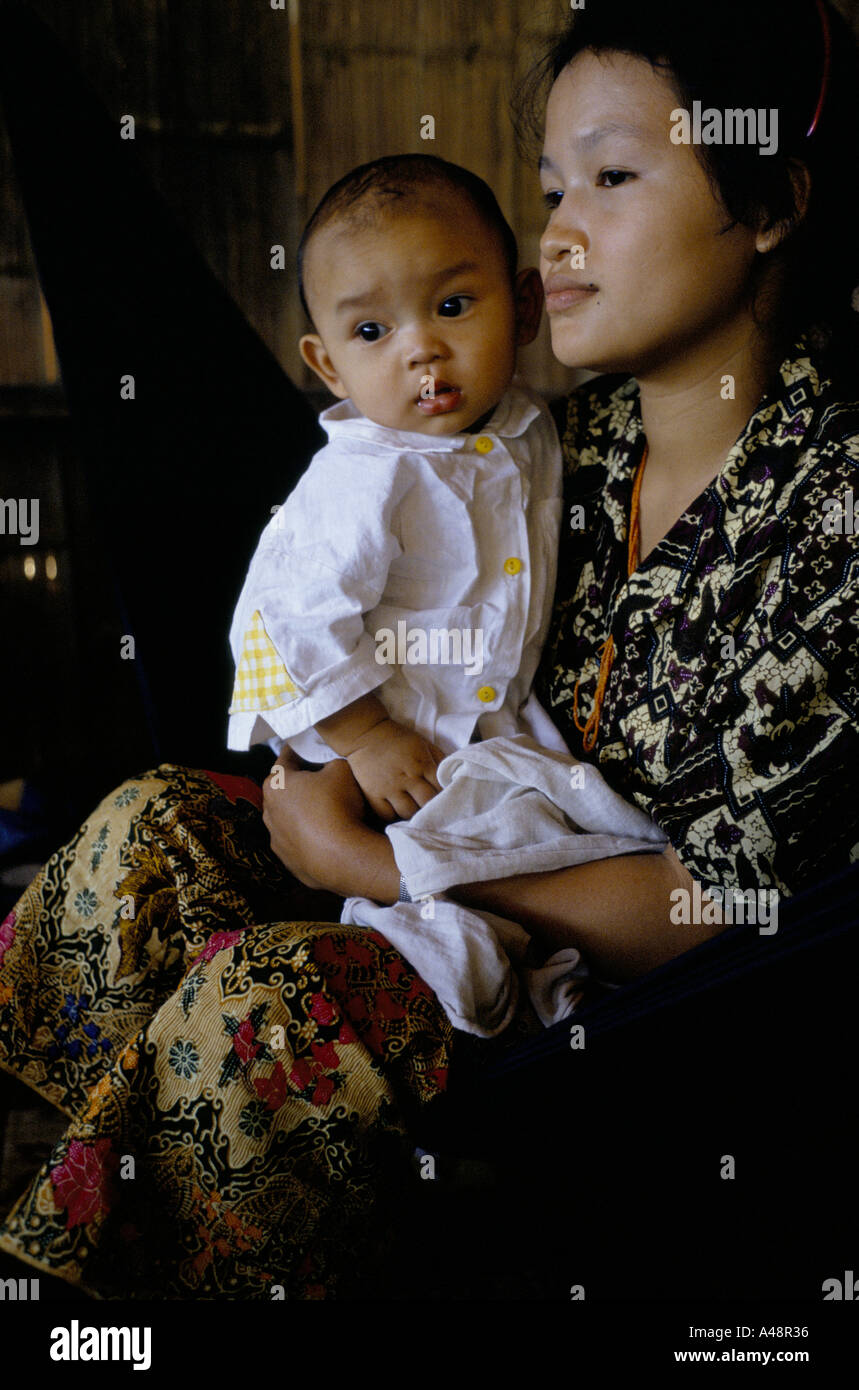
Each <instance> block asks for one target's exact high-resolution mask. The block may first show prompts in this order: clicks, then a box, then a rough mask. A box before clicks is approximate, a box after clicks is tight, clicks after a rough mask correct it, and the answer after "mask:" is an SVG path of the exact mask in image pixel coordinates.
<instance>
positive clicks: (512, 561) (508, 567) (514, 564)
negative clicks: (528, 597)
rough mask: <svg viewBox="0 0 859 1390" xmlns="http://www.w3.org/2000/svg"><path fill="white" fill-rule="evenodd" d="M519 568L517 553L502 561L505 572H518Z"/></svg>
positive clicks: (520, 563)
mask: <svg viewBox="0 0 859 1390" xmlns="http://www.w3.org/2000/svg"><path fill="white" fill-rule="evenodd" d="M521 568H522V561H521V560H520V559H519V556H518V555H511V556H510V558H509V559H508V560H505V561H504V569H505V571H506V573H507V574H518V573H519V571H520V570H521Z"/></svg>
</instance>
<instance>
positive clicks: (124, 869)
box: [0, 765, 454, 1299]
mask: <svg viewBox="0 0 859 1390" xmlns="http://www.w3.org/2000/svg"><path fill="white" fill-rule="evenodd" d="M260 804H261V797H260V792H259V789H258V788H257V787H256V786H255V785H254V784H253V783H252V782H248V781H245V780H244V779H240V778H234V777H226V776H221V775H218V774H212V773H205V772H196V771H189V770H187V769H184V768H180V767H175V766H170V765H165V766H162V767H159V768H157V769H156V770H155V771H153V772H148V773H146V774H144V775H143V776H141V777H136V778H134V779H133V780H131V781H129V782H127V783H125V784H124V785H123V786H122V787H120V788H118V789H117V790H115V791H114V792H112V793H111V794H110V795H109V796H108V797H107V798H106V799H105V800H104V801H103V802H102V803H101V805H100V806H99V807H98V809H97V810H96V811H95V813H94V814H93V815H92V816H91V817H90V818H89V819H88V821H87V822H86V823H85V824H84V826H83V827H82V828H81V829H80V830H79V831H78V833H77V834H76V835H75V837H74V838H73V839H72V840H71V841H70V842H69V843H68V844H67V845H65V846H64V847H63V848H62V849H60V850H58V851H57V853H56V854H55V855H54V856H53V857H52V859H51V860H50V861H49V862H48V863H47V864H46V865H45V867H44V868H43V869H42V871H41V872H40V873H39V875H38V877H37V878H36V879H35V880H34V881H33V882H32V883H31V884H30V886H29V887H28V889H27V890H26V892H25V893H24V895H23V897H22V898H21V899H20V901H19V902H18V904H17V906H16V907H15V908H14V910H13V911H12V912H11V913H10V914H9V916H8V917H7V918H6V920H5V922H3V924H2V926H0V1065H2V1066H3V1067H4V1068H5V1069H6V1070H7V1071H8V1072H10V1073H11V1074H12V1075H13V1076H15V1077H18V1078H19V1079H20V1080H22V1081H24V1082H25V1083H26V1084H27V1085H28V1086H31V1087H33V1089H34V1090H36V1091H38V1092H39V1094H40V1095H42V1096H43V1097H45V1098H47V1100H49V1101H50V1102H51V1104H53V1105H55V1106H57V1107H58V1108H59V1109H60V1110H61V1111H63V1112H65V1114H66V1115H67V1116H68V1119H69V1124H68V1127H67V1129H66V1130H65V1132H64V1133H63V1135H62V1138H61V1139H60V1140H59V1142H58V1143H57V1144H56V1146H55V1147H54V1150H53V1152H52V1153H51V1155H50V1157H49V1159H48V1161H47V1162H46V1163H45V1164H44V1166H43V1167H42V1168H41V1170H40V1171H39V1173H38V1174H37V1176H36V1177H35V1179H34V1180H33V1182H32V1183H31V1185H30V1187H29V1188H28V1190H27V1191H26V1192H25V1193H24V1194H23V1196H22V1197H21V1198H20V1200H19V1201H18V1202H17V1204H16V1205H15V1206H14V1208H13V1209H12V1211H11V1213H10V1214H9V1215H8V1216H7V1217H6V1220H5V1221H4V1222H3V1223H2V1225H0V1248H2V1249H3V1250H4V1251H6V1252H8V1253H9V1254H11V1255H13V1256H15V1257H16V1258H18V1259H20V1260H22V1261H24V1262H26V1263H27V1264H29V1265H32V1266H35V1267H36V1268H37V1269H39V1270H42V1271H44V1272H46V1273H48V1274H52V1275H57V1276H59V1277H61V1278H63V1279H65V1280H67V1281H69V1282H70V1283H72V1284H74V1285H77V1286H78V1287H79V1288H80V1289H82V1290H84V1291H86V1292H89V1293H91V1294H95V1295H96V1296H100V1297H107V1298H155V1299H165V1298H167V1299H182V1298H272V1297H286V1298H320V1297H325V1296H327V1295H330V1294H332V1293H334V1292H336V1291H337V1289H338V1279H339V1277H340V1275H341V1273H343V1272H344V1271H345V1270H346V1269H347V1268H349V1267H350V1266H351V1267H352V1268H353V1269H354V1267H355V1265H354V1263H353V1261H354V1260H359V1261H360V1252H361V1250H362V1249H365V1247H366V1245H367V1240H368V1232H372V1233H373V1236H374V1239H375V1238H376V1236H377V1235H378V1233H379V1232H380V1231H383V1230H384V1229H385V1222H386V1220H387V1221H388V1223H389V1224H390V1222H391V1216H390V1203H391V1201H392V1200H393V1197H392V1194H395V1193H396V1192H397V1190H398V1188H399V1187H401V1185H402V1184H403V1183H405V1182H407V1181H410V1180H411V1178H412V1169H411V1165H410V1162H409V1154H410V1151H411V1147H412V1146H411V1145H410V1144H409V1141H408V1129H409V1116H410V1115H412V1116H413V1115H414V1114H415V1108H416V1107H417V1108H418V1109H419V1108H420V1107H421V1106H422V1105H424V1104H425V1103H427V1102H428V1101H430V1100H432V1099H433V1098H435V1097H436V1096H438V1095H439V1094H440V1093H441V1092H442V1091H443V1090H444V1087H445V1081H446V1076H447V1067H448V1062H449V1059H450V1049H451V1045H452V1042H453V1036H454V1035H453V1030H452V1029H451V1026H450V1024H449V1022H448V1021H447V1019H446V1017H445V1015H444V1013H443V1011H442V1009H441V1006H440V1005H439V1003H438V1001H437V1000H436V998H435V996H434V995H433V994H432V992H431V990H430V989H429V988H428V986H427V985H426V984H425V983H424V982H423V980H421V979H420V978H419V977H418V976H417V975H416V974H415V973H414V971H413V970H411V969H410V968H409V966H408V965H407V964H406V962H405V961H404V960H403V958H402V956H400V955H399V954H398V953H397V952H396V951H395V950H394V949H393V948H392V947H391V946H390V945H389V944H388V942H386V941H385V940H384V938H383V937H381V936H379V935H378V934H377V933H374V932H367V931H365V930H364V929H362V928H359V927H345V926H340V925H331V924H318V923H314V922H295V921H284V920H283V918H284V915H285V913H286V914H288V913H289V910H290V907H292V908H293V909H294V908H295V905H296V901H297V900H299V899H300V897H301V895H302V893H303V894H304V897H305V899H306V897H307V894H306V890H302V889H301V887H300V885H297V884H296V883H295V880H294V879H292V878H291V877H290V875H289V874H288V873H287V871H286V870H285V869H284V867H283V865H281V864H280V862H279V861H278V860H277V859H276V858H275V857H274V855H273V854H272V852H271V850H270V848H269V839H268V833H267V831H266V830H265V827H264V825H263V821H262V817H261V815H260V812H259V807H260ZM292 915H293V916H294V915H296V914H295V911H293V913H292ZM386 1211H387V1213H388V1214H387V1216H386V1215H385V1212H386Z"/></svg>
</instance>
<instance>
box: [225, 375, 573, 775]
mask: <svg viewBox="0 0 859 1390" xmlns="http://www.w3.org/2000/svg"><path fill="white" fill-rule="evenodd" d="M320 423H321V424H322V425H323V426H324V428H325V430H326V431H327V434H328V440H329V442H328V444H327V445H325V447H324V448H323V449H321V450H320V451H319V452H318V453H317V454H316V455H315V457H314V458H313V460H312V461H311V463H310V466H309V468H308V469H307V472H306V473H305V474H304V475H303V477H302V478H301V479H300V480H299V482H298V484H297V485H296V487H295V488H294V490H293V492H292V493H291V494H290V496H289V497H288V498H287V500H286V502H285V503H284V504H283V506H282V507H281V508H280V509H279V511H278V512H277V513H276V514H275V515H274V516H273V517H272V520H271V521H270V522H269V524H268V525H267V526H266V528H265V530H264V531H263V533H262V536H261V537H260V541H259V544H258V546H257V550H256V553H255V555H254V557H253V559H252V561H251V565H250V568H249V570H248V574H247V577H246V579H245V583H244V586H243V588H242V591H241V594H240V596H239V600H238V604H237V606H236V611H235V614H234V617H233V622H232V626H231V629H230V645H231V648H232V652H233V658H234V661H235V664H236V683H235V689H234V692H233V700H232V704H231V706H230V718H229V731H228V740H227V741H228V746H229V747H230V748H233V749H245V748H248V747H250V745H251V744H253V743H258V742H266V743H269V744H270V746H271V747H272V748H274V749H275V751H276V752H279V751H280V749H281V748H282V746H283V744H284V743H285V742H286V743H289V744H290V746H291V747H292V748H293V749H294V750H295V751H296V752H297V753H298V754H299V755H300V756H302V757H304V758H307V759H308V760H309V761H312V762H327V761H329V760H330V759H332V758H334V757H336V756H337V755H336V754H335V753H334V752H333V750H332V749H330V748H329V747H328V746H327V745H326V744H325V743H324V742H323V741H322V739H321V738H320V736H319V735H318V734H317V733H316V731H315V729H314V728H313V725H314V724H316V723H317V721H318V720H320V719H324V718H325V717H326V716H327V715H329V714H334V713H335V712H336V711H338V710H340V709H342V708H343V707H344V706H346V705H348V704H350V703H351V702H352V701H353V700H356V699H358V697H359V696H361V695H366V694H367V693H368V692H370V691H375V692H376V693H377V694H378V695H379V697H380V698H381V699H382V701H383V702H384V704H385V706H386V708H387V710H388V713H389V714H390V715H391V717H392V718H393V719H395V720H397V721H398V722H399V723H401V724H403V725H405V726H407V727H409V728H413V729H416V730H417V731H418V732H419V733H421V734H423V735H424V737H425V738H427V739H429V740H430V741H431V742H433V743H436V744H438V745H439V747H440V748H441V749H442V750H443V752H445V753H446V754H447V753H451V752H453V751H454V750H455V749H458V748H462V747H464V746H465V745H466V744H467V743H468V742H469V741H470V739H471V737H472V735H473V733H474V731H475V727H477V728H478V730H479V733H480V736H481V737H482V738H490V737H492V736H495V735H513V734H516V733H522V732H524V733H529V734H532V735H533V736H534V737H536V738H537V740H538V741H539V742H541V743H542V744H544V745H545V746H548V747H551V748H555V749H557V750H558V751H564V750H565V744H564V741H563V739H562V738H561V736H560V734H559V733H558V732H557V731H556V730H555V727H554V725H553V724H552V723H551V721H550V720H549V718H548V716H547V715H546V714H545V712H544V711H543V710H542V709H541V708H540V706H539V705H538V703H537V701H536V699H535V698H534V697H533V695H531V696H530V698H529V692H530V687H531V682H532V680H533V678H534V673H535V671H536V667H537V661H538V659H539V656H540V650H541V647H542V644H543V642H544V640H545V636H546V630H547V628H548V623H549V615H550V610H551V604H552V600H553V596H554V589H555V573H556V565H557V552H558V533H559V526H560V516H561V454H560V447H559V444H558V438H557V433H556V430H555V426H554V423H553V421H552V418H551V416H550V414H549V411H548V409H547V408H546V405H545V404H544V402H543V401H542V400H541V399H540V398H539V397H538V396H536V395H535V394H534V393H533V392H531V391H530V390H528V389H527V388H525V387H523V386H521V385H519V384H518V383H514V385H512V386H511V387H510V388H509V390H508V391H507V392H506V394H505V395H504V397H503V398H502V400H501V401H500V402H499V404H498V406H497V407H496V409H495V411H494V413H493V415H492V417H491V419H490V420H489V422H488V424H487V425H486V427H485V429H484V430H483V431H482V433H480V434H456V435H449V436H432V435H425V434H418V433H411V432H404V431H398V430H392V429H387V428H385V427H384V426H381V425H376V424H373V422H372V421H370V420H368V419H366V417H364V416H363V415H361V414H359V412H358V411H357V409H356V407H355V406H354V404H353V403H352V401H350V400H347V401H341V402H339V403H338V404H337V405H335V406H332V407H331V408H330V409H329V410H326V411H324V412H323V414H322V415H321V416H320ZM526 702H527V704H526Z"/></svg>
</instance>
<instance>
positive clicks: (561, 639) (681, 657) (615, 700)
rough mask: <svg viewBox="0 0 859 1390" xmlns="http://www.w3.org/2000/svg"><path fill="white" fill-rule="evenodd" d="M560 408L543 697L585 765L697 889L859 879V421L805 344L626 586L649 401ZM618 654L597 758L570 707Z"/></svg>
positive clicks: (596, 395) (605, 381)
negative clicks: (560, 517) (856, 868)
mask: <svg viewBox="0 0 859 1390" xmlns="http://www.w3.org/2000/svg"><path fill="white" fill-rule="evenodd" d="M562 406H565V414H564V415H562V417H561V435H562V444H563V451H564V457H565V498H566V502H565V519H564V521H563V523H562V538H561V547H560V556H559V568H558V587H557V593H556V600H555V608H554V615H553V621H552V627H551V629H550V633H549V638H548V642H547V646H546V648H545V650H544V655H543V660H542V665H541V670H540V674H539V678H538V684H537V690H538V694H539V695H540V698H541V699H542V700H543V702H544V705H545V706H546V708H548V709H550V710H551V713H552V717H553V719H554V720H555V722H556V724H557V725H558V727H559V729H560V731H561V733H562V734H563V735H564V737H565V738H566V739H567V741H568V743H569V745H570V748H571V749H572V750H573V751H574V752H576V753H577V754H578V756H581V757H588V758H589V759H590V760H596V761H597V762H598V763H599V766H600V769H601V771H602V773H603V775H604V776H605V777H606V779H607V780H608V781H609V782H610V784H611V785H612V786H613V787H614V788H615V789H616V790H617V791H619V792H621V793H622V794H623V795H625V796H626V797H627V798H628V799H629V800H631V801H633V802H634V803H636V804H637V805H639V806H640V807H642V809H644V810H645V811H647V812H648V813H649V814H650V815H651V816H652V817H653V818H654V820H656V821H657V822H658V824H659V825H661V826H662V828H663V829H664V830H665V832H666V833H667V835H668V836H669V838H670V839H671V841H672V843H673V845H674V847H675V849H676V850H677V853H678V855H679V857H680V859H681V860H682V861H683V862H684V864H685V865H686V867H687V868H688V869H689V871H690V872H691V873H692V874H693V875H694V876H695V877H696V878H699V879H701V880H704V881H706V882H709V883H719V884H722V885H724V886H726V887H738V888H759V889H762V888H776V889H779V890H780V891H781V892H783V893H791V892H796V891H797V890H798V889H799V888H800V887H802V886H804V885H807V884H808V883H811V882H813V881H814V880H816V879H818V878H821V877H824V876H825V875H827V874H829V873H833V872H835V871H837V870H838V869H839V868H842V867H844V866H846V865H847V864H848V863H850V862H851V861H852V860H854V859H856V858H857V857H859V727H858V726H857V707H859V601H857V600H859V543H857V536H856V534H855V531H856V529H859V404H857V403H856V401H855V400H854V401H853V402H852V403H851V402H850V401H845V400H844V398H843V395H842V396H841V397H840V398H839V394H838V393H836V391H835V390H834V388H833V386H832V383H831V382H830V381H829V380H828V379H827V378H826V377H825V375H824V374H823V371H822V367H821V365H820V359H819V357H817V356H816V355H815V354H814V353H813V352H812V351H811V350H810V348H809V346H808V343H807V341H806V339H804V338H803V339H800V340H799V342H798V343H797V344H796V345H795V347H794V350H793V351H792V353H791V355H790V356H789V357H788V358H787V359H786V360H785V361H784V362H783V363H782V365H781V368H780V380H779V382H778V384H777V386H776V388H775V389H774V390H772V391H771V392H770V393H769V394H768V395H767V396H765V397H764V399H763V400H762V402H761V404H760V406H759V407H758V409H757V410H756V412H755V414H754V415H753V416H752V418H751V419H750V420H749V422H748V424H747V426H746V428H745V430H744V431H743V434H742V435H741V437H740V439H739V440H738V441H737V443H736V444H735V445H734V447H733V448H732V449H731V452H730V454H729V455H728V458H727V460H726V462H725V464H724V467H723V468H722V470H721V472H720V473H719V474H718V476H717V477H716V478H714V480H713V482H712V483H711V484H710V485H709V487H707V488H706V489H705V491H704V492H702V493H701V495H700V496H699V497H698V498H697V500H696V501H695V502H694V503H693V504H692V505H691V506H690V507H689V509H688V510H687V511H686V512H685V513H684V514H683V516H682V517H681V518H680V520H679V521H678V522H677V523H676V524H675V525H674V526H673V527H672V528H671V531H670V532H669V533H668V535H667V536H665V537H664V539H663V540H662V541H661V542H660V543H659V544H658V545H657V546H656V548H655V549H654V550H653V551H651V553H650V554H649V555H648V556H647V558H646V559H645V560H644V562H643V563H642V564H641V565H640V567H639V568H638V569H637V570H636V571H635V573H634V574H633V575H632V577H631V578H627V527H628V520H629V513H630V501H631V493H632V486H633V480H634V476H635V472H636V469H637V467H638V464H639V462H640V460H641V457H642V454H643V451H644V447H645V438H644V433H643V427H642V423H641V414H640V406H639V393H638V387H637V384H636V382H635V381H634V380H633V379H627V380H623V379H621V378H618V377H617V376H613V377H602V378H599V379H597V380H595V381H593V382H589V383H587V384H586V385H585V386H584V387H582V388H580V389H579V390H578V391H575V392H574V393H573V394H572V395H571V396H570V397H569V400H568V401H567V402H565V403H562ZM690 448H694V443H691V444H690ZM854 491H855V515H854V509H853V504H854ZM609 633H611V634H612V636H613V638H614V643H615V655H614V664H613V667H612V670H611V676H610V679H609V682H608V686H607V689H606V692H605V699H604V703H603V707H602V712H601V717H600V723H599V734H598V738H597V743H596V746H595V748H594V750H593V752H592V753H591V754H590V755H585V754H584V753H583V752H582V735H581V733H580V732H579V730H578V728H577V726H576V722H575V721H574V717H573V709H574V695H575V687H576V682H577V681H578V683H579V685H578V721H579V723H580V724H582V725H583V724H584V723H585V721H586V719H587V717H588V715H589V714H590V712H591V710H592V708H593V702H594V696H595V691H596V686H597V678H598V673H599V667H600V655H601V649H602V646H603V644H604V643H605V641H606V638H607V637H608V635H609Z"/></svg>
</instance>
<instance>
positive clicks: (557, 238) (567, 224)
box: [540, 208, 590, 264]
mask: <svg viewBox="0 0 859 1390" xmlns="http://www.w3.org/2000/svg"><path fill="white" fill-rule="evenodd" d="M575 247H578V248H579V249H580V250H581V251H583V252H585V253H587V251H588V250H589V249H590V242H589V241H588V238H587V237H586V235H585V232H584V229H583V228H582V227H581V226H580V225H577V219H576V218H574V217H572V216H569V215H568V216H564V215H563V214H562V210H561V208H556V209H555V211H554V212H553V213H552V216H551V217H550V218H549V221H548V224H547V226H546V230H545V231H544V232H543V235H542V236H541V238H540V255H541V256H542V258H543V260H544V261H548V262H549V263H550V264H554V263H556V262H557V261H562V260H566V259H567V257H568V256H569V255H570V254H571V252H572V251H573V249H574V248H575Z"/></svg>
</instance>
